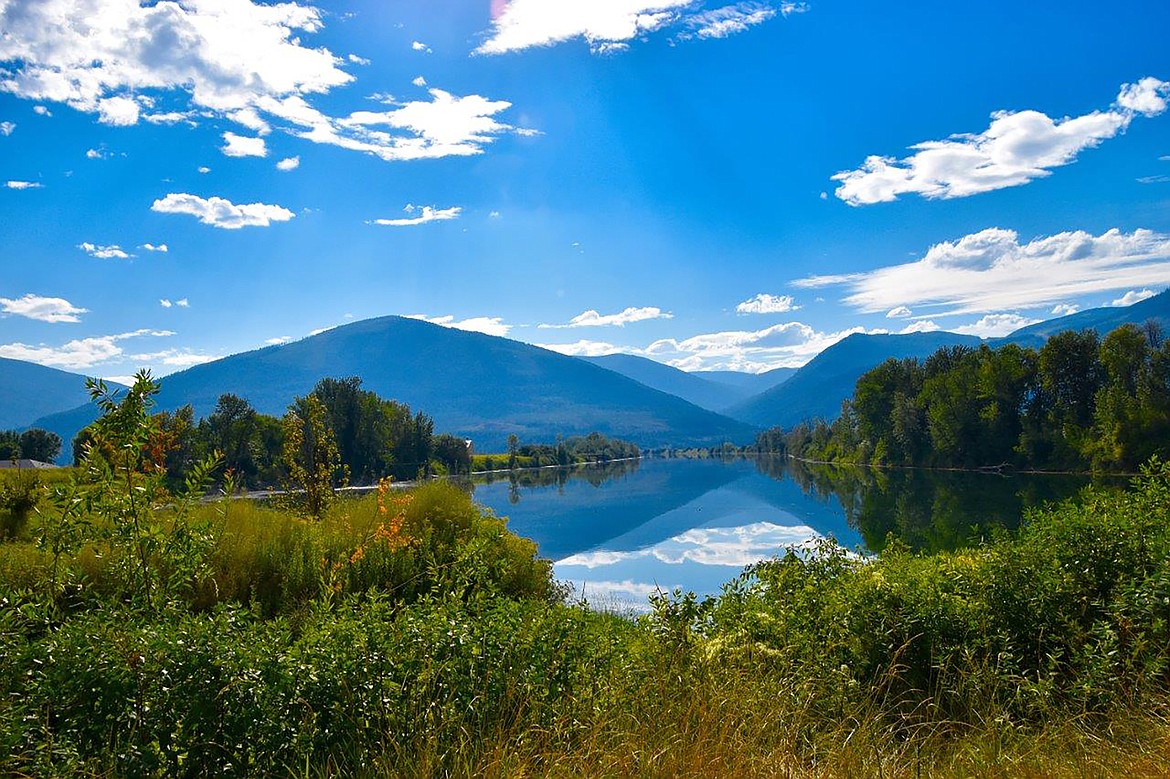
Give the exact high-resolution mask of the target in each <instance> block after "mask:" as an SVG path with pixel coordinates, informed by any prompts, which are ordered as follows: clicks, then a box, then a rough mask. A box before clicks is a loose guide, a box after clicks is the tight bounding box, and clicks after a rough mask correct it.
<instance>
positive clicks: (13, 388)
mask: <svg viewBox="0 0 1170 779" xmlns="http://www.w3.org/2000/svg"><path fill="white" fill-rule="evenodd" d="M0 398H3V401H2V402H0V430H11V429H21V428H25V427H31V426H32V423H33V422H34V421H35V420H37V419H39V418H40V417H43V416H46V415H48V414H53V413H56V412H58V411H64V410H66V409H71V408H74V407H76V406H77V405H78V404H81V403H86V402H87V401H88V400H89V393H87V392H86V391H85V377H84V376H79V375H78V374H76V373H69V372H67V371H60V370H57V369H56V368H46V367H44V366H43V365H36V364H34V363H31V362H24V361H22V360H8V359H5V358H2V357H0Z"/></svg>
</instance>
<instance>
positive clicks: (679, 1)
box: [476, 0, 804, 54]
mask: <svg viewBox="0 0 1170 779" xmlns="http://www.w3.org/2000/svg"><path fill="white" fill-rule="evenodd" d="M696 5H697V3H696V2H695V0H603V1H599V0H560V2H549V1H548V0H511V2H509V3H508V4H507V5H506V6H505V7H504V8H503V10H502V11H501V12H500V13H498V14H497V15H496V16H495V20H494V21H493V22H492V26H491V28H490V29H489V30H488V33H487V38H486V40H484V42H483V43H482V44H480V46H479V47H478V48H477V49H476V53H477V54H503V53H505V52H510V51H521V50H523V49H529V48H533V47H537V46H552V45H554V44H557V43H563V42H565V41H569V40H575V39H578V38H581V39H584V40H585V42H586V43H587V44H588V45H589V48H590V50H591V51H593V52H594V53H596V54H611V53H614V52H619V51H622V50H624V49H626V48H628V46H629V43H630V41H633V40H636V39H639V38H644V37H645V36H647V35H649V34H650V33H653V32H655V31H659V30H663V29H667V28H673V29H675V30H677V31H678V34H677V36H676V37H677V38H678V39H679V40H686V39H689V38H723V37H726V36H728V35H732V34H735V33H739V32H743V31H744V30H747V29H748V28H749V27H753V26H755V25H757V24H761V23H763V22H765V21H767V20H768V19H771V18H772V17H774V16H776V15H777V14H781V15H784V16H787V15H788V14H791V13H794V12H797V11H802V10H804V5H803V4H801V3H792V2H740V3H734V4H731V5H727V6H724V7H721V8H717V9H711V10H698V9H696Z"/></svg>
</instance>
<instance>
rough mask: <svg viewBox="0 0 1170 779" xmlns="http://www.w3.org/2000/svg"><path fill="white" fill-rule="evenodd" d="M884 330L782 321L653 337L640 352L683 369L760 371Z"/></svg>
mask: <svg viewBox="0 0 1170 779" xmlns="http://www.w3.org/2000/svg"><path fill="white" fill-rule="evenodd" d="M863 332H866V333H885V332H887V331H886V330H866V329H865V328H863V327H853V328H850V329H848V330H840V331H837V332H833V333H823V332H820V331H818V330H816V329H815V328H813V327H810V326H809V325H806V324H804V323H802V322H785V323H784V324H779V325H773V326H772V327H767V328H764V329H763V330H754V331H744V330H733V331H727V332H720V333H705V334H702V335H696V336H692V337H690V338H685V339H683V340H676V339H674V338H665V339H662V340H659V341H655V342H654V343H652V344H650V345H649V346H648V347H646V349H645V350H643V351H642V352H641V353H642V354H645V355H647V356H653V357H654V358H655V359H661V360H664V361H665V362H667V363H668V364H669V365H673V366H674V367H676V368H681V369H682V370H686V371H696V370H735V371H745V372H747V373H762V372H764V371H767V370H771V369H772V368H781V367H789V368H795V367H799V366H801V365H804V363H806V362H808V361H809V360H810V359H812V358H813V357H814V356H816V355H817V354H818V353H820V352H822V351H824V350H825V349H827V348H828V347H830V346H832V345H833V344H835V343H837V342H838V341H840V340H841V339H842V338H845V337H847V336H849V335H852V334H853V333H863Z"/></svg>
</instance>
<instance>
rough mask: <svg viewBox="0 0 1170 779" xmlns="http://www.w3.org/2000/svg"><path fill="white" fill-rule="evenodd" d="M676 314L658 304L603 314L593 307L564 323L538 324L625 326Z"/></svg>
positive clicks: (562, 326) (666, 317)
mask: <svg viewBox="0 0 1170 779" xmlns="http://www.w3.org/2000/svg"><path fill="white" fill-rule="evenodd" d="M673 318H674V314H671V313H670V312H668V311H663V310H662V309H660V308H658V307H657V306H645V307H643V308H634V307H632V306H631V307H630V308H627V309H625V310H623V311H619V312H618V313H616V314H601V313H598V312H597V311H594V310H593V309H589V310H588V311H583V312H582V313H580V314H578V315H577V316H575V317H573V318H572V319H570V320H569V321H568V323H566V324H563V325H548V324H545V325H537V327H540V328H543V329H561V328H570V327H625V326H626V325H628V324H631V323H633V322H645V321H647V320H650V319H673Z"/></svg>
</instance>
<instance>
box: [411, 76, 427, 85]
mask: <svg viewBox="0 0 1170 779" xmlns="http://www.w3.org/2000/svg"><path fill="white" fill-rule="evenodd" d="M410 83H412V84H414V85H415V86H416V87H425V86H426V85H427V80H426V79H425V78H423V77H422V76H416V77H415V79H414V81H411V82H410Z"/></svg>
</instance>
